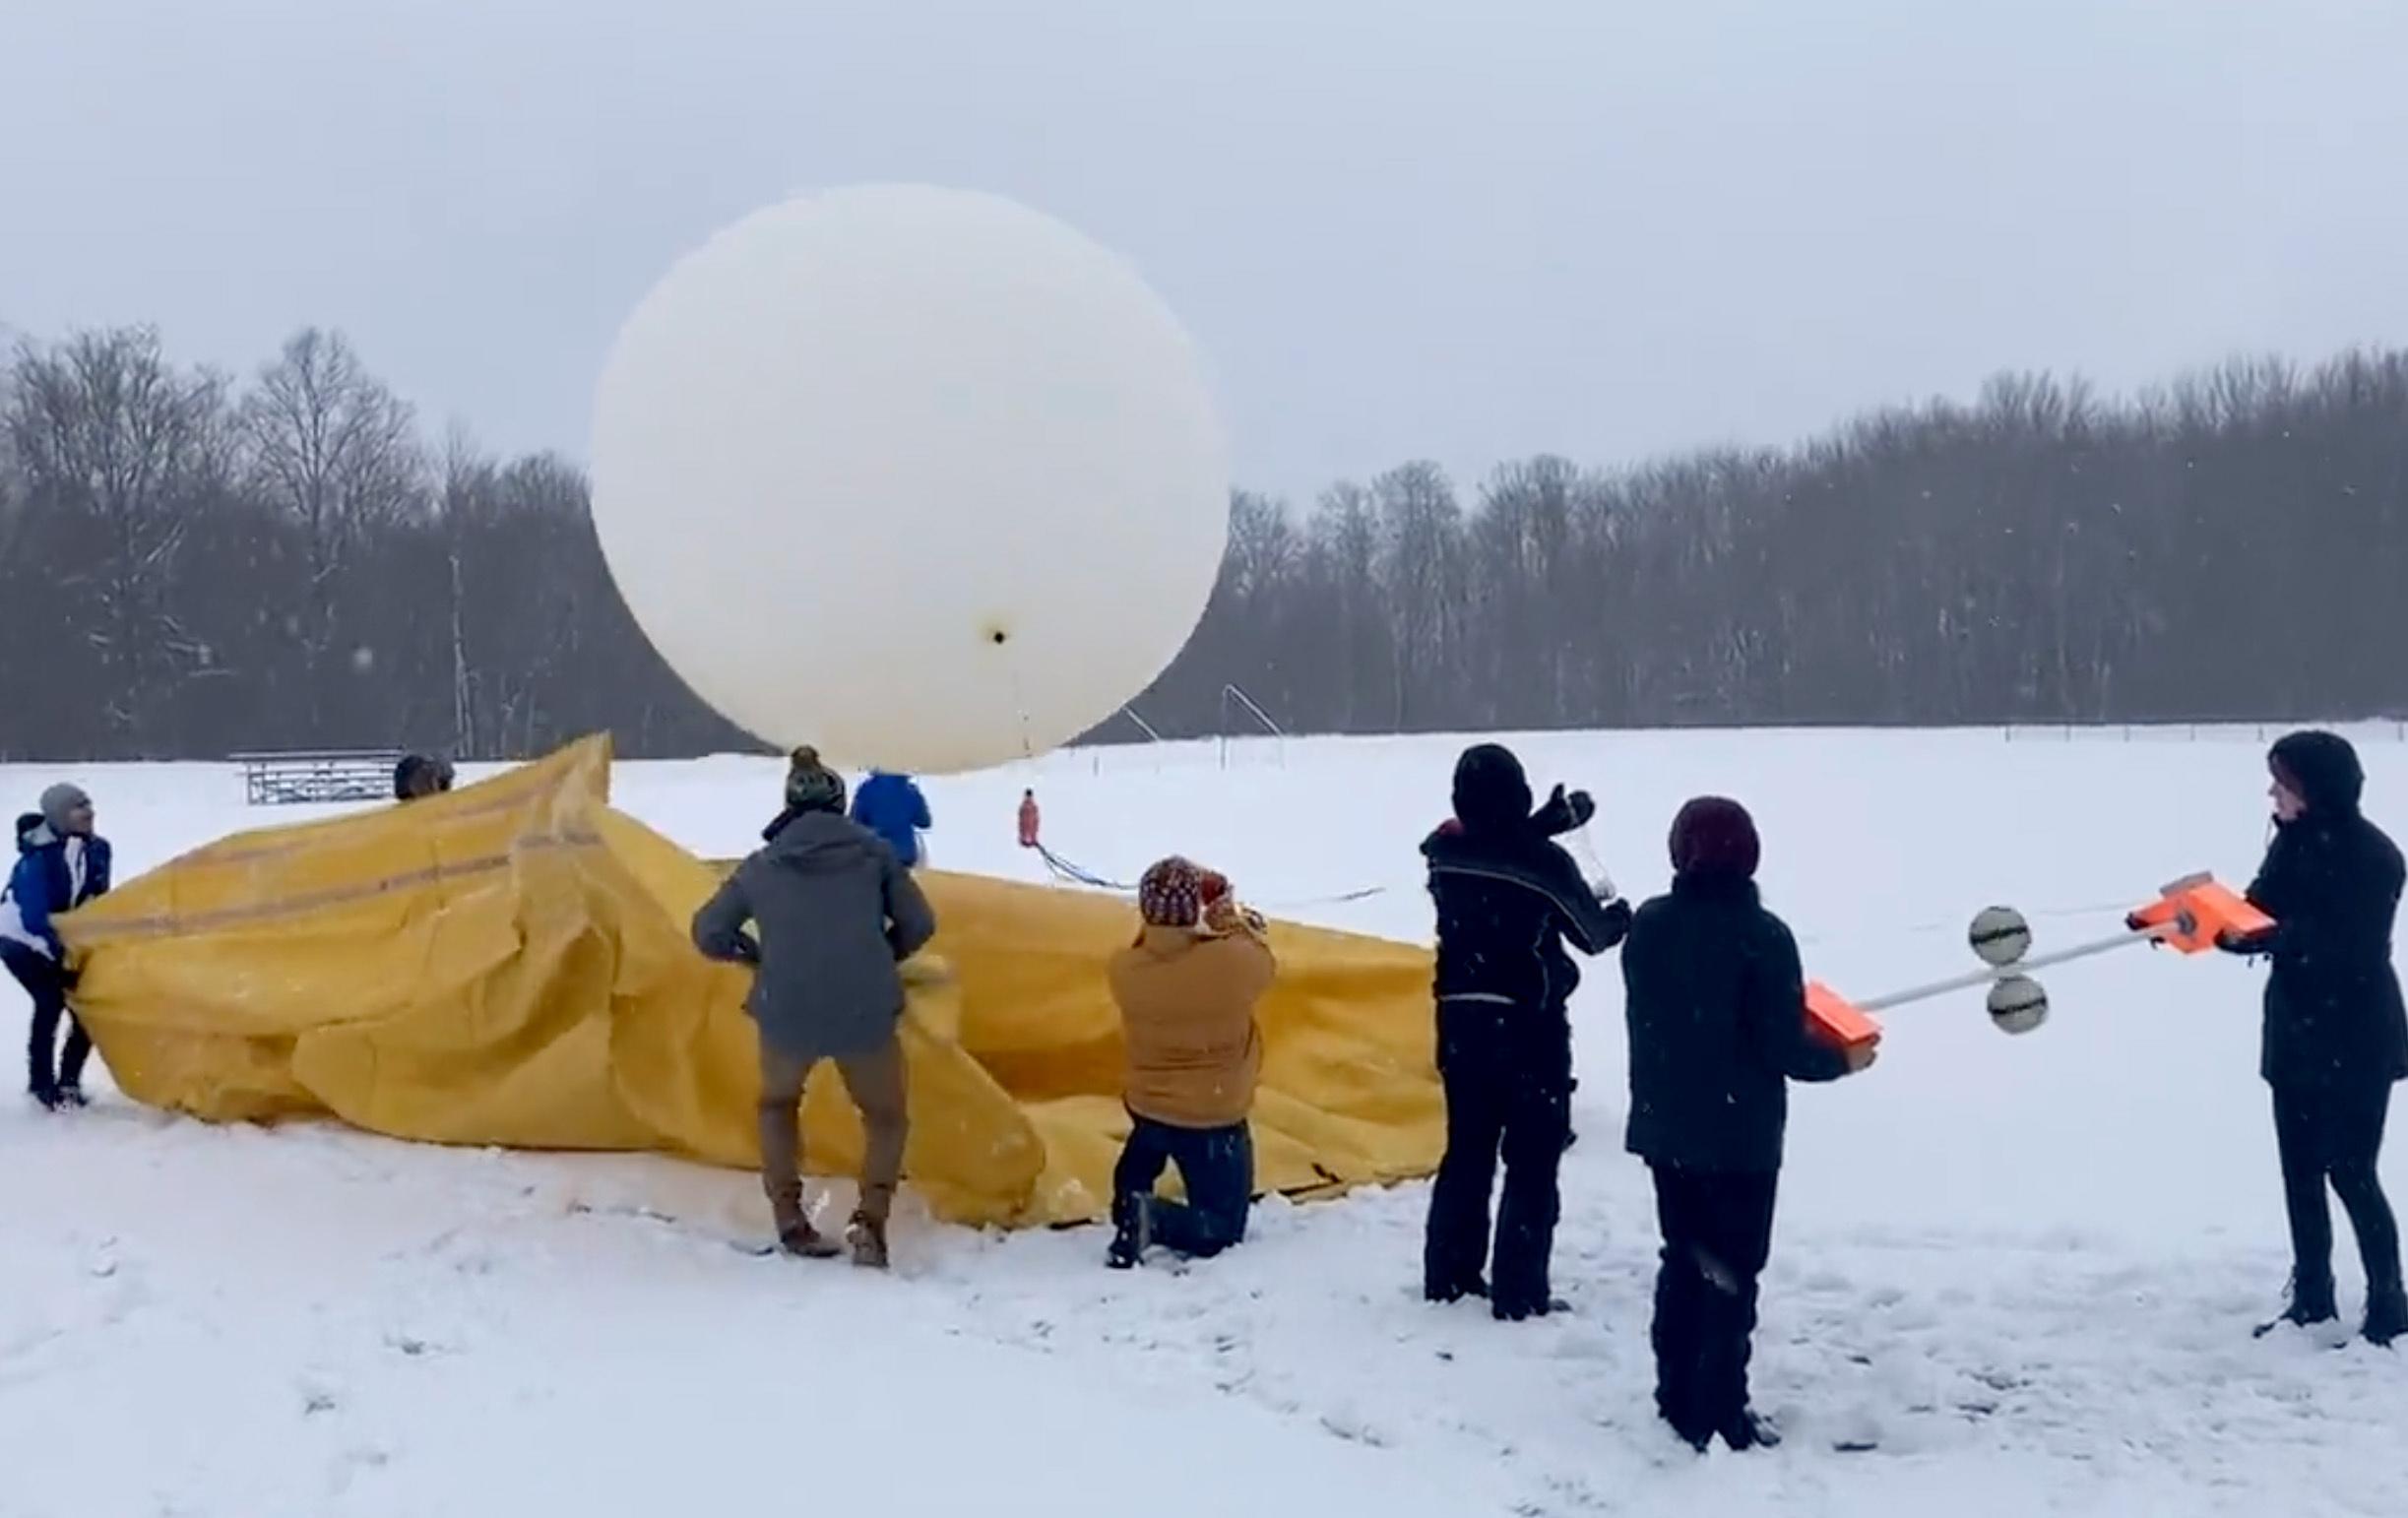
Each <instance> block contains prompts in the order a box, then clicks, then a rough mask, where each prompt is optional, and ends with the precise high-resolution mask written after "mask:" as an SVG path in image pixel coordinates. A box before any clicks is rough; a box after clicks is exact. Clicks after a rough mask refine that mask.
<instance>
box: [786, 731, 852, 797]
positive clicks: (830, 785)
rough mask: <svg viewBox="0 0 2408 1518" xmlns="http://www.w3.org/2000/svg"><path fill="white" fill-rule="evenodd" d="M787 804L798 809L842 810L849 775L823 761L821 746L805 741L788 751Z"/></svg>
mask: <svg viewBox="0 0 2408 1518" xmlns="http://www.w3.org/2000/svg"><path fill="white" fill-rule="evenodd" d="M786 807H787V810H789V811H796V812H841V811H843V810H844V809H845V777H844V776H842V775H839V774H837V773H836V772H835V771H834V770H831V769H829V768H828V767H827V766H826V765H824V764H822V763H820V762H819V750H818V749H816V748H813V747H811V746H810V745H809V744H807V743H806V744H804V745H803V746H802V747H800V748H797V749H795V750H794V751H793V752H792V753H791V754H789V755H787V760H786Z"/></svg>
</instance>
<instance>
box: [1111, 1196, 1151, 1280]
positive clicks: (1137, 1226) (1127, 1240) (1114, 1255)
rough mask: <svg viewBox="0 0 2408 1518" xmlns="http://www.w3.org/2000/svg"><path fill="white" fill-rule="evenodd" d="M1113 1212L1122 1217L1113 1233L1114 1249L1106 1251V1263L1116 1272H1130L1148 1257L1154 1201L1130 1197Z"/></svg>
mask: <svg viewBox="0 0 2408 1518" xmlns="http://www.w3.org/2000/svg"><path fill="white" fill-rule="evenodd" d="M1114 1211H1116V1212H1118V1213H1119V1214H1120V1219H1119V1224H1118V1226H1117V1227H1116V1228H1114V1229H1113V1230H1112V1242H1111V1247H1110V1248H1109V1249H1107V1250H1105V1251H1104V1263H1105V1264H1107V1265H1109V1266H1110V1267H1111V1268H1112V1269H1114V1270H1128V1269H1131V1268H1133V1267H1134V1266H1135V1265H1137V1263H1138V1262H1139V1261H1141V1260H1143V1259H1144V1258H1145V1257H1146V1250H1147V1248H1148V1247H1149V1246H1151V1245H1152V1244H1153V1242H1154V1199H1153V1198H1152V1197H1150V1196H1132V1197H1128V1198H1125V1199H1123V1200H1122V1202H1121V1203H1120V1205H1119V1206H1118V1207H1117V1208H1115V1209H1114Z"/></svg>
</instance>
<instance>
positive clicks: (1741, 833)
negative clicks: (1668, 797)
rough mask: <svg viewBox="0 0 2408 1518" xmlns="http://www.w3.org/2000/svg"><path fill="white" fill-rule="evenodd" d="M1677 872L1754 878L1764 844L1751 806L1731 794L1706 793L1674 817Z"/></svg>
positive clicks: (1720, 876) (1723, 877)
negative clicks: (1748, 806)
mask: <svg viewBox="0 0 2408 1518" xmlns="http://www.w3.org/2000/svg"><path fill="white" fill-rule="evenodd" d="M1672 843H1673V873H1674V874H1676V875H1685V876H1688V877H1690V878H1693V879H1705V878H1714V879H1724V880H1752V879H1754V878H1755V873H1756V865H1757V864H1758V863H1760V862H1762V859H1763V853H1764V846H1763V843H1762V841H1761V840H1760V839H1758V838H1757V836H1756V823H1755V819H1754V818H1753V817H1750V816H1748V815H1747V808H1746V807H1744V806H1742V805H1741V804H1740V803H1739V802H1737V801H1734V800H1732V799H1731V798H1729V797H1728V796H1719V795H1705V796H1699V797H1698V798H1697V799H1695V800H1693V801H1691V802H1689V803H1688V804H1687V805H1686V806H1683V807H1681V808H1680V814H1679V816H1677V817H1675V818H1674V819H1673V840H1672Z"/></svg>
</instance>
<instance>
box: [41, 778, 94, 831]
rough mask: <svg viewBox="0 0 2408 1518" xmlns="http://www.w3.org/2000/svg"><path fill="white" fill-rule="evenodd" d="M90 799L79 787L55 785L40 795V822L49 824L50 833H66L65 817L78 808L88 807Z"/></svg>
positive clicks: (90, 802)
mask: <svg viewBox="0 0 2408 1518" xmlns="http://www.w3.org/2000/svg"><path fill="white" fill-rule="evenodd" d="M91 804H92V797H91V796H89V795H87V794H86V793H85V791H84V788H83V787H81V786H69V785H64V784H62V785H56V786H52V787H51V788H50V789H49V790H47V791H43V792H42V793H41V820H42V821H44V822H46V823H48V824H50V831H51V832H53V833H58V834H62V835H63V834H65V833H66V832H67V816H68V814H69V813H70V812H73V811H74V810H75V809H76V808H77V807H79V806H90V805H91Z"/></svg>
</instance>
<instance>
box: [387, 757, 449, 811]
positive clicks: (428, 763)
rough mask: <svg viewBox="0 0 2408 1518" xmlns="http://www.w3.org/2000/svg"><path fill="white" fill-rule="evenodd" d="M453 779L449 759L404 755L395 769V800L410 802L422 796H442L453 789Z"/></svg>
mask: <svg viewBox="0 0 2408 1518" xmlns="http://www.w3.org/2000/svg"><path fill="white" fill-rule="evenodd" d="M452 778H453V777H452V766H451V761H450V760H448V759H435V758H430V757H429V756H427V755H425V754H404V755H402V757H401V762H400V763H398V764H396V765H394V767H393V799H395V800H397V801H409V800H414V799H415V798H416V797H418V796H419V795H421V794H424V795H437V794H440V793H442V792H443V791H449V790H451V789H452ZM421 788H423V789H422V790H421Z"/></svg>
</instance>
